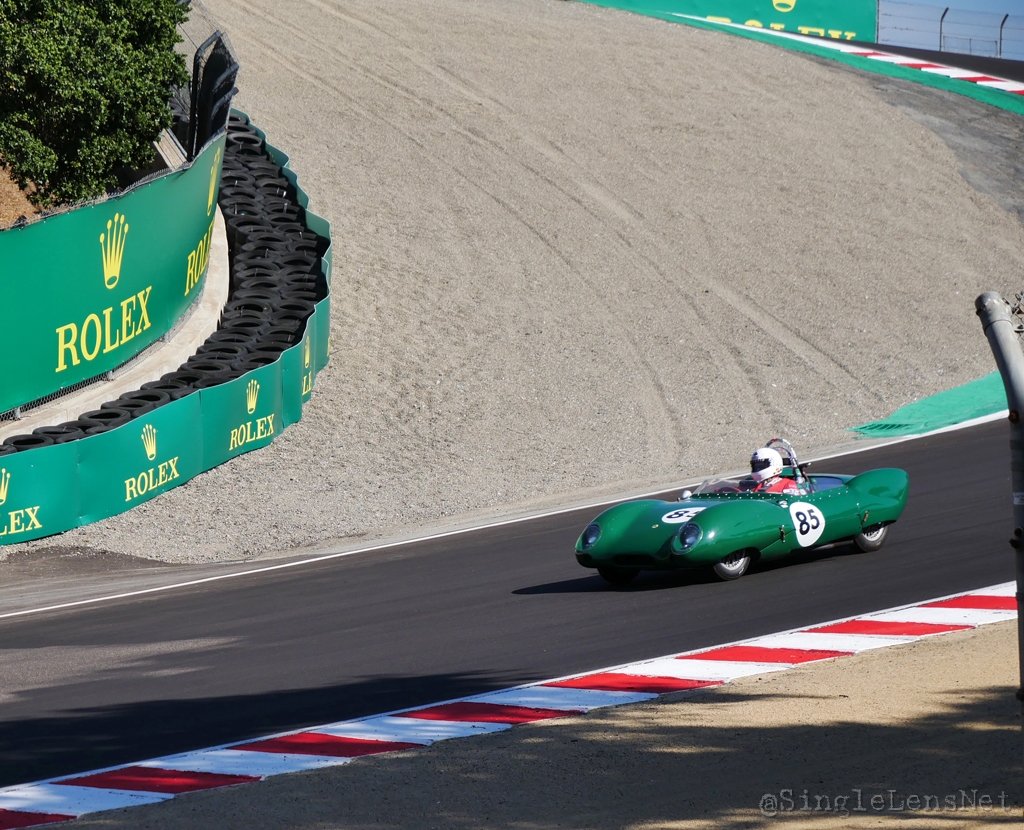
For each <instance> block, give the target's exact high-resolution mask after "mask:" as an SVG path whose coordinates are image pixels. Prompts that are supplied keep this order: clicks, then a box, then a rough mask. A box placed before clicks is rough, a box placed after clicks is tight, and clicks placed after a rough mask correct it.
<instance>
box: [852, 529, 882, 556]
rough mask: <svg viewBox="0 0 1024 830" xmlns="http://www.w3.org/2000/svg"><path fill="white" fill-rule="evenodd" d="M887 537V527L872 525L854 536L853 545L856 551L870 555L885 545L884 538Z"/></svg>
mask: <svg viewBox="0 0 1024 830" xmlns="http://www.w3.org/2000/svg"><path fill="white" fill-rule="evenodd" d="M888 535H889V525H872V526H871V527H866V528H864V529H863V530H862V531H861V532H860V533H858V534H857V535H856V536H854V537H853V544H854V545H856V546H857V548H858V550H861V551H863V552H864V553H870V552H871V551H873V550H878V549H879V548H880V547H882V545H884V544H885V537H886V536H888Z"/></svg>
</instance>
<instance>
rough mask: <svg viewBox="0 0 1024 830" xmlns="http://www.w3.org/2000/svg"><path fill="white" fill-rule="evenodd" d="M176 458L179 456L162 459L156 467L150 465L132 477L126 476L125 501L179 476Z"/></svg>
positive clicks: (142, 494) (144, 493)
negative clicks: (166, 459)
mask: <svg viewBox="0 0 1024 830" xmlns="http://www.w3.org/2000/svg"><path fill="white" fill-rule="evenodd" d="M178 458H180V456H177V455H176V456H174V458H172V459H170V460H169V461H162V462H161V463H160V464H158V465H157V466H156V467H150V468H149V469H148V470H145V471H143V472H141V473H139V474H138V475H137V476H135V477H134V478H126V479H125V480H124V500H125V501H126V502H129V501H134V500H135V499H137V498H139V497H141V496H144V495H146V493H148V492H149V491H150V490H155V489H156V488H157V487H163V486H164V485H165V484H167V483H168V482H171V481H174V480H175V479H176V478H179V475H178Z"/></svg>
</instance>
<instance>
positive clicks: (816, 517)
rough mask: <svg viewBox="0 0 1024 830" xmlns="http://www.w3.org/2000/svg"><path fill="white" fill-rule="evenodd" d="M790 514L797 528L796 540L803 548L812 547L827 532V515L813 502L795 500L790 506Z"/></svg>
mask: <svg viewBox="0 0 1024 830" xmlns="http://www.w3.org/2000/svg"><path fill="white" fill-rule="evenodd" d="M789 515H790V518H792V519H793V526H794V527H795V528H796V541H797V544H799V545H800V547H802V548H806V547H810V546H811V545H813V544H814V543H815V542H817V541H818V539H820V538H821V534H822V533H824V532H825V517H824V516H823V515H822V514H821V511H820V510H819V509H818V508H817V507H815V506H814V505H813V504H808V503H807V502H805V501H795V502H793V503H792V504H791V505H790V506H789Z"/></svg>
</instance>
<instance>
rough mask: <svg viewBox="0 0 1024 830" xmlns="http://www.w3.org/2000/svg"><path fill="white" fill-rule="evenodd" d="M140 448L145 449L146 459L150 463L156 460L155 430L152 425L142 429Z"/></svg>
mask: <svg viewBox="0 0 1024 830" xmlns="http://www.w3.org/2000/svg"><path fill="white" fill-rule="evenodd" d="M142 446H144V447H145V448H146V458H148V459H149V460H150V461H152V460H153V459H154V458H156V429H154V427H153V425H152V424H146V425H145V426H144V427H143V428H142Z"/></svg>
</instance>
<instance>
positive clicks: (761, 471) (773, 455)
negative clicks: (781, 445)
mask: <svg viewBox="0 0 1024 830" xmlns="http://www.w3.org/2000/svg"><path fill="white" fill-rule="evenodd" d="M782 467H783V463H782V455H781V454H780V453H779V452H778V450H773V449H771V448H770V447H761V448H759V449H756V450H754V454H753V455H752V456H750V477H751V478H752V479H753V480H754V482H755V483H754V486H753V488H751V492H754V493H785V494H787V495H792V496H796V495H800V493H801V492H802V490H801V488H800V486H799V485H798V484H797V483H796V482H795V481H793V479H791V478H784V477H783V475H782Z"/></svg>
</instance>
